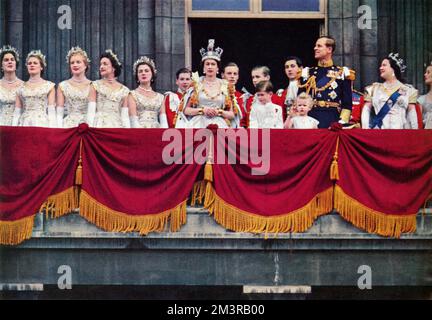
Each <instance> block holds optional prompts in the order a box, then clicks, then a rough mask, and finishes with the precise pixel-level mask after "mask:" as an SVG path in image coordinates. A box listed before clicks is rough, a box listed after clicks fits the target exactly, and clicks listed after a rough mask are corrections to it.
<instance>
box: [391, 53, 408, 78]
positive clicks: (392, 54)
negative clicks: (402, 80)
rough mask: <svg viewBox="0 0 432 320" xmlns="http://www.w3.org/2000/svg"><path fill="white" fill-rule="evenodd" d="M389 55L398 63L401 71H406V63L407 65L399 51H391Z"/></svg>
mask: <svg viewBox="0 0 432 320" xmlns="http://www.w3.org/2000/svg"><path fill="white" fill-rule="evenodd" d="M388 57H389V58H390V59H392V60H393V61H394V62H395V63H396V65H397V66H398V67H399V69H400V71H401V72H402V73H403V72H405V69H406V65H405V63H404V60H403V59H402V58H401V57H399V53H393V52H391V53H390V54H389V55H388Z"/></svg>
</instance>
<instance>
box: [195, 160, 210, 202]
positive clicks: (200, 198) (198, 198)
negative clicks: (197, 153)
mask: <svg viewBox="0 0 432 320" xmlns="http://www.w3.org/2000/svg"><path fill="white" fill-rule="evenodd" d="M211 182H213V166H212V164H211V163H210V162H207V163H206V165H205V167H204V180H202V181H200V182H196V183H195V184H194V186H193V191H192V197H191V206H192V207H195V206H196V204H203V203H204V202H205V199H206V198H207V192H206V190H207V188H208V185H209V184H211Z"/></svg>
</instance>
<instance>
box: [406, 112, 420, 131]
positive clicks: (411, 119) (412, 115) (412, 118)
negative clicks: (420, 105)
mask: <svg viewBox="0 0 432 320" xmlns="http://www.w3.org/2000/svg"><path fill="white" fill-rule="evenodd" d="M408 123H409V124H410V128H411V129H418V122H417V112H416V109H415V108H412V109H411V110H409V111H408Z"/></svg>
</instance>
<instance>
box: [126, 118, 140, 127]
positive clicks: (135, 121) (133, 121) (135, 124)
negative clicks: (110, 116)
mask: <svg viewBox="0 0 432 320" xmlns="http://www.w3.org/2000/svg"><path fill="white" fill-rule="evenodd" d="M129 119H130V123H131V128H141V126H140V124H139V122H138V116H131V117H129Z"/></svg>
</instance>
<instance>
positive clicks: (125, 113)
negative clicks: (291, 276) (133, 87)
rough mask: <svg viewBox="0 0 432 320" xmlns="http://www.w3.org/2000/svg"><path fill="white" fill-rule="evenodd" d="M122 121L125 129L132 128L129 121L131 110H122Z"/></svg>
mask: <svg viewBox="0 0 432 320" xmlns="http://www.w3.org/2000/svg"><path fill="white" fill-rule="evenodd" d="M121 121H122V126H123V128H130V127H131V124H130V121H129V108H126V107H124V108H121Z"/></svg>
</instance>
